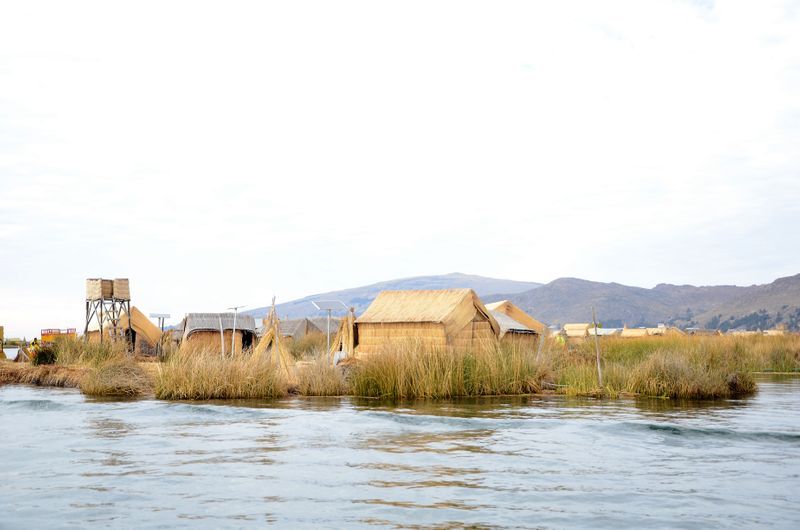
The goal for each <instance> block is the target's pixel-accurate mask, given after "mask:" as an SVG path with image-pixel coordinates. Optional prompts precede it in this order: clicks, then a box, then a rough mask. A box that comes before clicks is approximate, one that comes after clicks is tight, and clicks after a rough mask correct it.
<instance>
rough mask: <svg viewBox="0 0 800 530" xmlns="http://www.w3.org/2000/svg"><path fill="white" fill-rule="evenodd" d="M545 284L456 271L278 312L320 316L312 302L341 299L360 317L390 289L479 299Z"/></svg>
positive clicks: (297, 303) (258, 312) (294, 304)
mask: <svg viewBox="0 0 800 530" xmlns="http://www.w3.org/2000/svg"><path fill="white" fill-rule="evenodd" d="M541 285H542V284H540V283H535V282H519V281H515V280H500V279H497V278H487V277H485V276H475V275H471V274H462V273H460V272H454V273H451V274H442V275H439V276H416V277H414V278H402V279H399V280H389V281H385V282H380V283H374V284H372V285H365V286H362V287H355V288H352V289H344V290H342V291H331V292H327V293H320V294H314V295H311V296H306V297H305V298H301V299H299V300H293V301H291V302H285V303H282V304H277V305H276V309H277V311H278V315H280V317H281V318H299V317H309V316H319V315H320V312H319V311H317V310H316V309H315V308H314V306H313V305H312V304H311V301H312V300H340V301H342V302H344V304H345V305H347V307H355V310H356V314H357V315H359V314H361V313H363V312H364V310H366V309H367V306H369V304H370V303H371V302H372V301H373V300H374V299H375V297H376V296H378V293H379V292H381V291H386V290H405V289H456V288H461V287H468V288H470V289H473V290H474V291H475V292H476V293H478V295H479V296H485V295H488V294H491V293H512V294H516V293H521V292H523V291H530V290H532V289H536V288H538V287H539V286H541ZM268 312H269V307H259V308H256V309H251V310H250V311H247V312H246V313H247V314H250V315H253V316H255V317H256V318H262V317H264V316H265V315H266V314H267V313H268Z"/></svg>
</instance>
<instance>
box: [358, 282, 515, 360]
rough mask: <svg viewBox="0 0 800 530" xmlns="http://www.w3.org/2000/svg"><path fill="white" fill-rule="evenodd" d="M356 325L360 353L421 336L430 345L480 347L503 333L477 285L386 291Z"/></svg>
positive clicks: (377, 349)
mask: <svg viewBox="0 0 800 530" xmlns="http://www.w3.org/2000/svg"><path fill="white" fill-rule="evenodd" d="M355 325H356V337H357V339H356V340H357V349H356V351H357V352H358V353H372V352H378V351H381V350H382V349H383V348H384V347H386V346H392V345H397V346H400V345H402V344H407V343H409V342H416V341H418V342H420V343H421V344H422V346H423V347H426V348H445V347H456V348H465V349H466V348H479V347H485V346H486V345H488V344H493V343H494V342H495V341H496V340H497V338H498V336H499V335H500V326H499V325H498V324H497V321H496V320H495V318H494V317H493V316H492V315H491V313H489V310H488V309H486V307H485V306H484V305H483V303H482V302H481V301H480V299H479V298H478V295H477V294H475V291H473V290H472V289H445V290H432V291H382V292H381V293H380V294H378V296H377V298H375V300H374V301H373V302H372V304H370V306H369V307H368V308H367V310H366V311H365V312H364V314H363V315H361V316H360V317H358V318H357V319H356V321H355Z"/></svg>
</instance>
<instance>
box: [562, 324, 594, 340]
mask: <svg viewBox="0 0 800 530" xmlns="http://www.w3.org/2000/svg"><path fill="white" fill-rule="evenodd" d="M590 327H593V325H592V324H589V323H580V324H564V333H566V335H567V337H588V336H589V328H590Z"/></svg>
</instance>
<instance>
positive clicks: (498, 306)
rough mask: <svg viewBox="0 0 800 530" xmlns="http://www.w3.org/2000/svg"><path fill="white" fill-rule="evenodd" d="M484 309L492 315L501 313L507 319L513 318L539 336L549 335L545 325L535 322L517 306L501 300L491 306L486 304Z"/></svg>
mask: <svg viewBox="0 0 800 530" xmlns="http://www.w3.org/2000/svg"><path fill="white" fill-rule="evenodd" d="M486 309H488V310H489V311H492V312H493V314H494V312H500V313H503V314H505V315H506V316H509V317H511V318H513V319H514V320H516V321H517V322H519V323H520V324H523V325H524V326H526V327H527V328H529V329H532V330H533V331H535V332H536V333H538V334H539V335H544V336H547V335H549V334H550V331H549V329H548V328H547V325H545V324H544V323H542V322H540V321H538V320H536V319H535V318H533V317H532V316H530V315H529V314H528V313H526V312H525V311H523V310H522V309H521V308H520V307H519V306H516V305H514V304H513V303H511V302H510V301H509V300H502V301H500V302H494V303H491V304H486Z"/></svg>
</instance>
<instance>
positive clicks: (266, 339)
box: [253, 299, 297, 383]
mask: <svg viewBox="0 0 800 530" xmlns="http://www.w3.org/2000/svg"><path fill="white" fill-rule="evenodd" d="M280 328H281V321H280V319H279V318H278V313H277V312H276V311H275V300H274V299H273V300H272V309H270V312H269V314H268V315H267V318H265V319H264V335H263V336H262V337H261V339H260V340H259V341H258V344H256V347H255V348H254V349H253V356H267V358H268V359H269V360H270V361H271V362H272V364H274V365H275V366H277V367H278V370H279V371H280V372H281V373H282V374H283V376H284V377H286V380H287V381H289V382H290V383H294V382H296V381H297V370H296V366H295V361H294V358H293V357H292V356H291V355H290V354H289V351H288V350H287V349H286V339H285V338H284V337H283V336H282V334H281V331H280Z"/></svg>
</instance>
